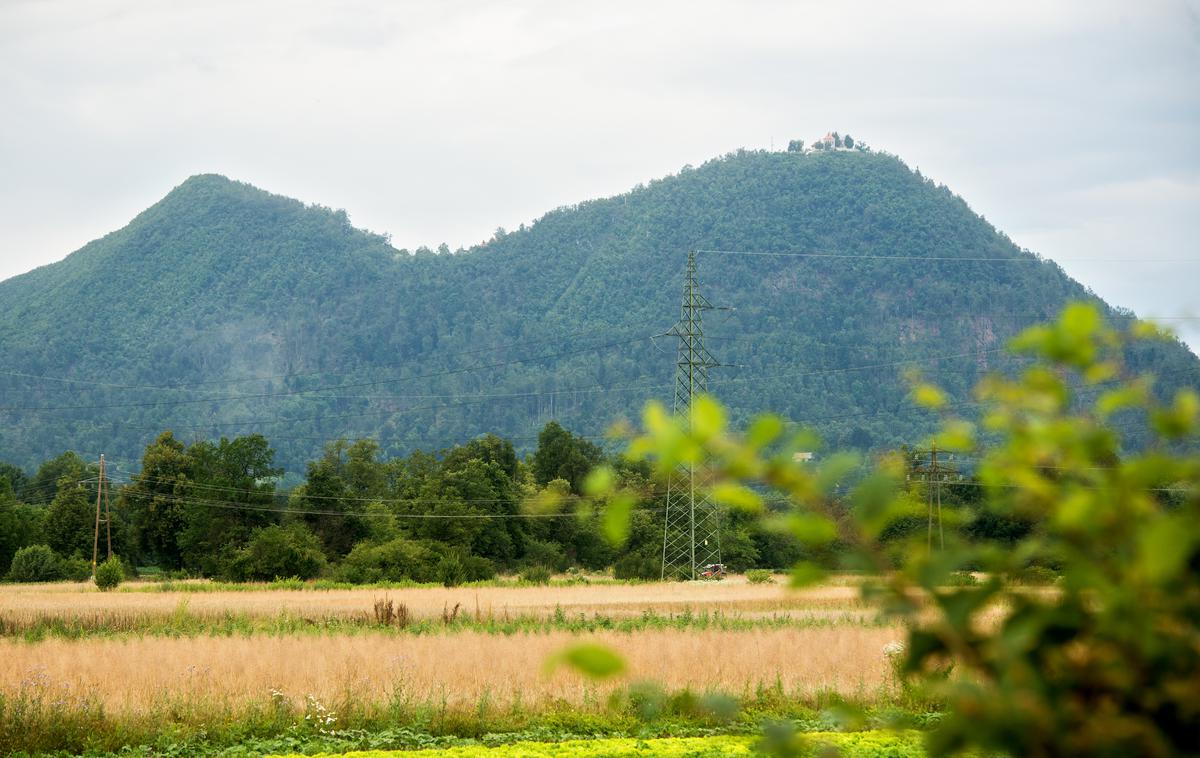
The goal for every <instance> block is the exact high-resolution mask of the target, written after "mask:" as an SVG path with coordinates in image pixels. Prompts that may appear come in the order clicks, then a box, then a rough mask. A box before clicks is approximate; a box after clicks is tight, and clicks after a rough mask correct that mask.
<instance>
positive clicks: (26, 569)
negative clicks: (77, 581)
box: [8, 545, 63, 582]
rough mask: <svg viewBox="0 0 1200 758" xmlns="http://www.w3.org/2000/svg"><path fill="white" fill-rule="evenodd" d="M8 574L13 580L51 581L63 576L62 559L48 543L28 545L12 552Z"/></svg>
mask: <svg viewBox="0 0 1200 758" xmlns="http://www.w3.org/2000/svg"><path fill="white" fill-rule="evenodd" d="M8 575H9V577H10V578H11V579H12V580H13V581H14V582H53V581H55V580H58V579H62V578H63V574H62V561H61V560H59V557H58V556H57V555H55V554H54V551H53V550H51V549H50V546H49V545H29V546H28V547H23V548H21V549H20V550H18V551H17V552H16V553H14V554H13V559H12V566H10V567H9V570H8Z"/></svg>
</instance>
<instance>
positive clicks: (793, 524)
mask: <svg viewBox="0 0 1200 758" xmlns="http://www.w3.org/2000/svg"><path fill="white" fill-rule="evenodd" d="M788 529H789V531H791V533H792V534H794V535H796V539H798V540H800V541H801V542H803V543H804V544H805V545H808V546H810V547H817V546H820V545H826V544H828V543H830V542H832V541H833V539H834V538H835V537H837V526H836V525H835V524H834V523H833V522H832V521H830V520H829V519H827V518H825V517H824V516H819V515H817V514H815V513H797V514H796V515H794V516H792V517H791V518H790V519H788Z"/></svg>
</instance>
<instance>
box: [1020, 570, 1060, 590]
mask: <svg viewBox="0 0 1200 758" xmlns="http://www.w3.org/2000/svg"><path fill="white" fill-rule="evenodd" d="M1016 580H1017V583H1018V584H1025V585H1029V586H1033V587H1042V586H1047V585H1051V584H1054V583H1055V582H1057V581H1058V574H1057V573H1055V572H1054V570H1053V569H1048V568H1046V567H1045V566H1028V567H1026V568H1024V569H1022V570H1021V572H1020V573H1018V574H1017V576H1016Z"/></svg>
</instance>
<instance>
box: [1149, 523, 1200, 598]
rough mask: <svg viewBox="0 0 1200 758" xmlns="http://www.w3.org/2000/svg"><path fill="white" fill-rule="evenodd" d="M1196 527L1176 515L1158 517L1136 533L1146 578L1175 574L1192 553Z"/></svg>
mask: <svg viewBox="0 0 1200 758" xmlns="http://www.w3.org/2000/svg"><path fill="white" fill-rule="evenodd" d="M1195 537H1196V530H1195V527H1193V526H1192V525H1191V524H1188V523H1181V522H1180V519H1179V518H1178V517H1162V518H1158V519H1156V520H1154V521H1152V522H1150V523H1149V524H1148V525H1146V526H1145V527H1143V528H1142V530H1141V532H1140V533H1139V534H1138V545H1139V548H1140V551H1139V552H1140V553H1141V560H1140V563H1141V564H1142V569H1143V571H1145V573H1146V577H1147V578H1148V579H1149V580H1150V581H1152V582H1162V581H1164V580H1166V579H1169V578H1171V577H1172V576H1175V575H1176V574H1177V573H1178V572H1179V571H1180V570H1181V569H1182V568H1183V566H1184V564H1185V563H1186V562H1187V560H1188V558H1189V557H1190V556H1191V553H1192V547H1193V542H1194V540H1195Z"/></svg>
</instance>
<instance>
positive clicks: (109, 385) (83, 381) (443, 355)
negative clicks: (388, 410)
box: [0, 327, 633, 390]
mask: <svg viewBox="0 0 1200 758" xmlns="http://www.w3.org/2000/svg"><path fill="white" fill-rule="evenodd" d="M632 329H633V327H627V328H622V329H619V330H618V331H617V333H621V332H628V331H632ZM597 331H599V328H591V329H585V330H581V331H578V332H570V333H567V334H564V335H561V336H555V337H545V338H541V339H535V340H522V341H520V342H512V343H509V344H507V345H497V346H495V347H485V348H475V349H472V350H461V351H457V352H453V353H439V352H436V351H426V352H423V353H418V354H416V355H414V356H411V357H410V358H408V359H406V360H404V361H401V362H400V363H392V364H383V365H374V366H368V367H365V368H368V369H371V370H378V369H394V368H401V367H403V366H407V365H409V364H411V363H414V362H416V361H419V360H424V359H426V358H430V357H438V358H456V357H459V356H463V355H475V354H478V353H487V352H496V351H498V350H508V349H510V348H514V347H522V346H525V345H537V344H542V343H545V342H556V341H560V340H564V339H568V338H570V337H577V336H580V335H584V334H594V333H596V332H597ZM358 370H360V369H354V370H348V371H322V370H314V371H302V372H293V373H284V374H263V375H259V376H247V377H243V378H236V379H210V380H205V381H200V382H180V383H177V384H160V385H135V384H116V383H112V382H102V381H99V380H95V379H71V378H67V377H57V376H48V375H45V374H29V373H25V372H21V371H0V375H2V376H15V377H22V378H27V379H38V380H41V381H48V382H63V383H70V384H88V385H93V386H99V387H107V388H113V389H129V390H188V389H189V388H192V387H201V386H207V385H211V384H240V383H244V382H257V381H268V380H272V379H292V378H296V377H302V376H321V375H324V376H345V375H348V374H353V373H355V372H356V371H358Z"/></svg>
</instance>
